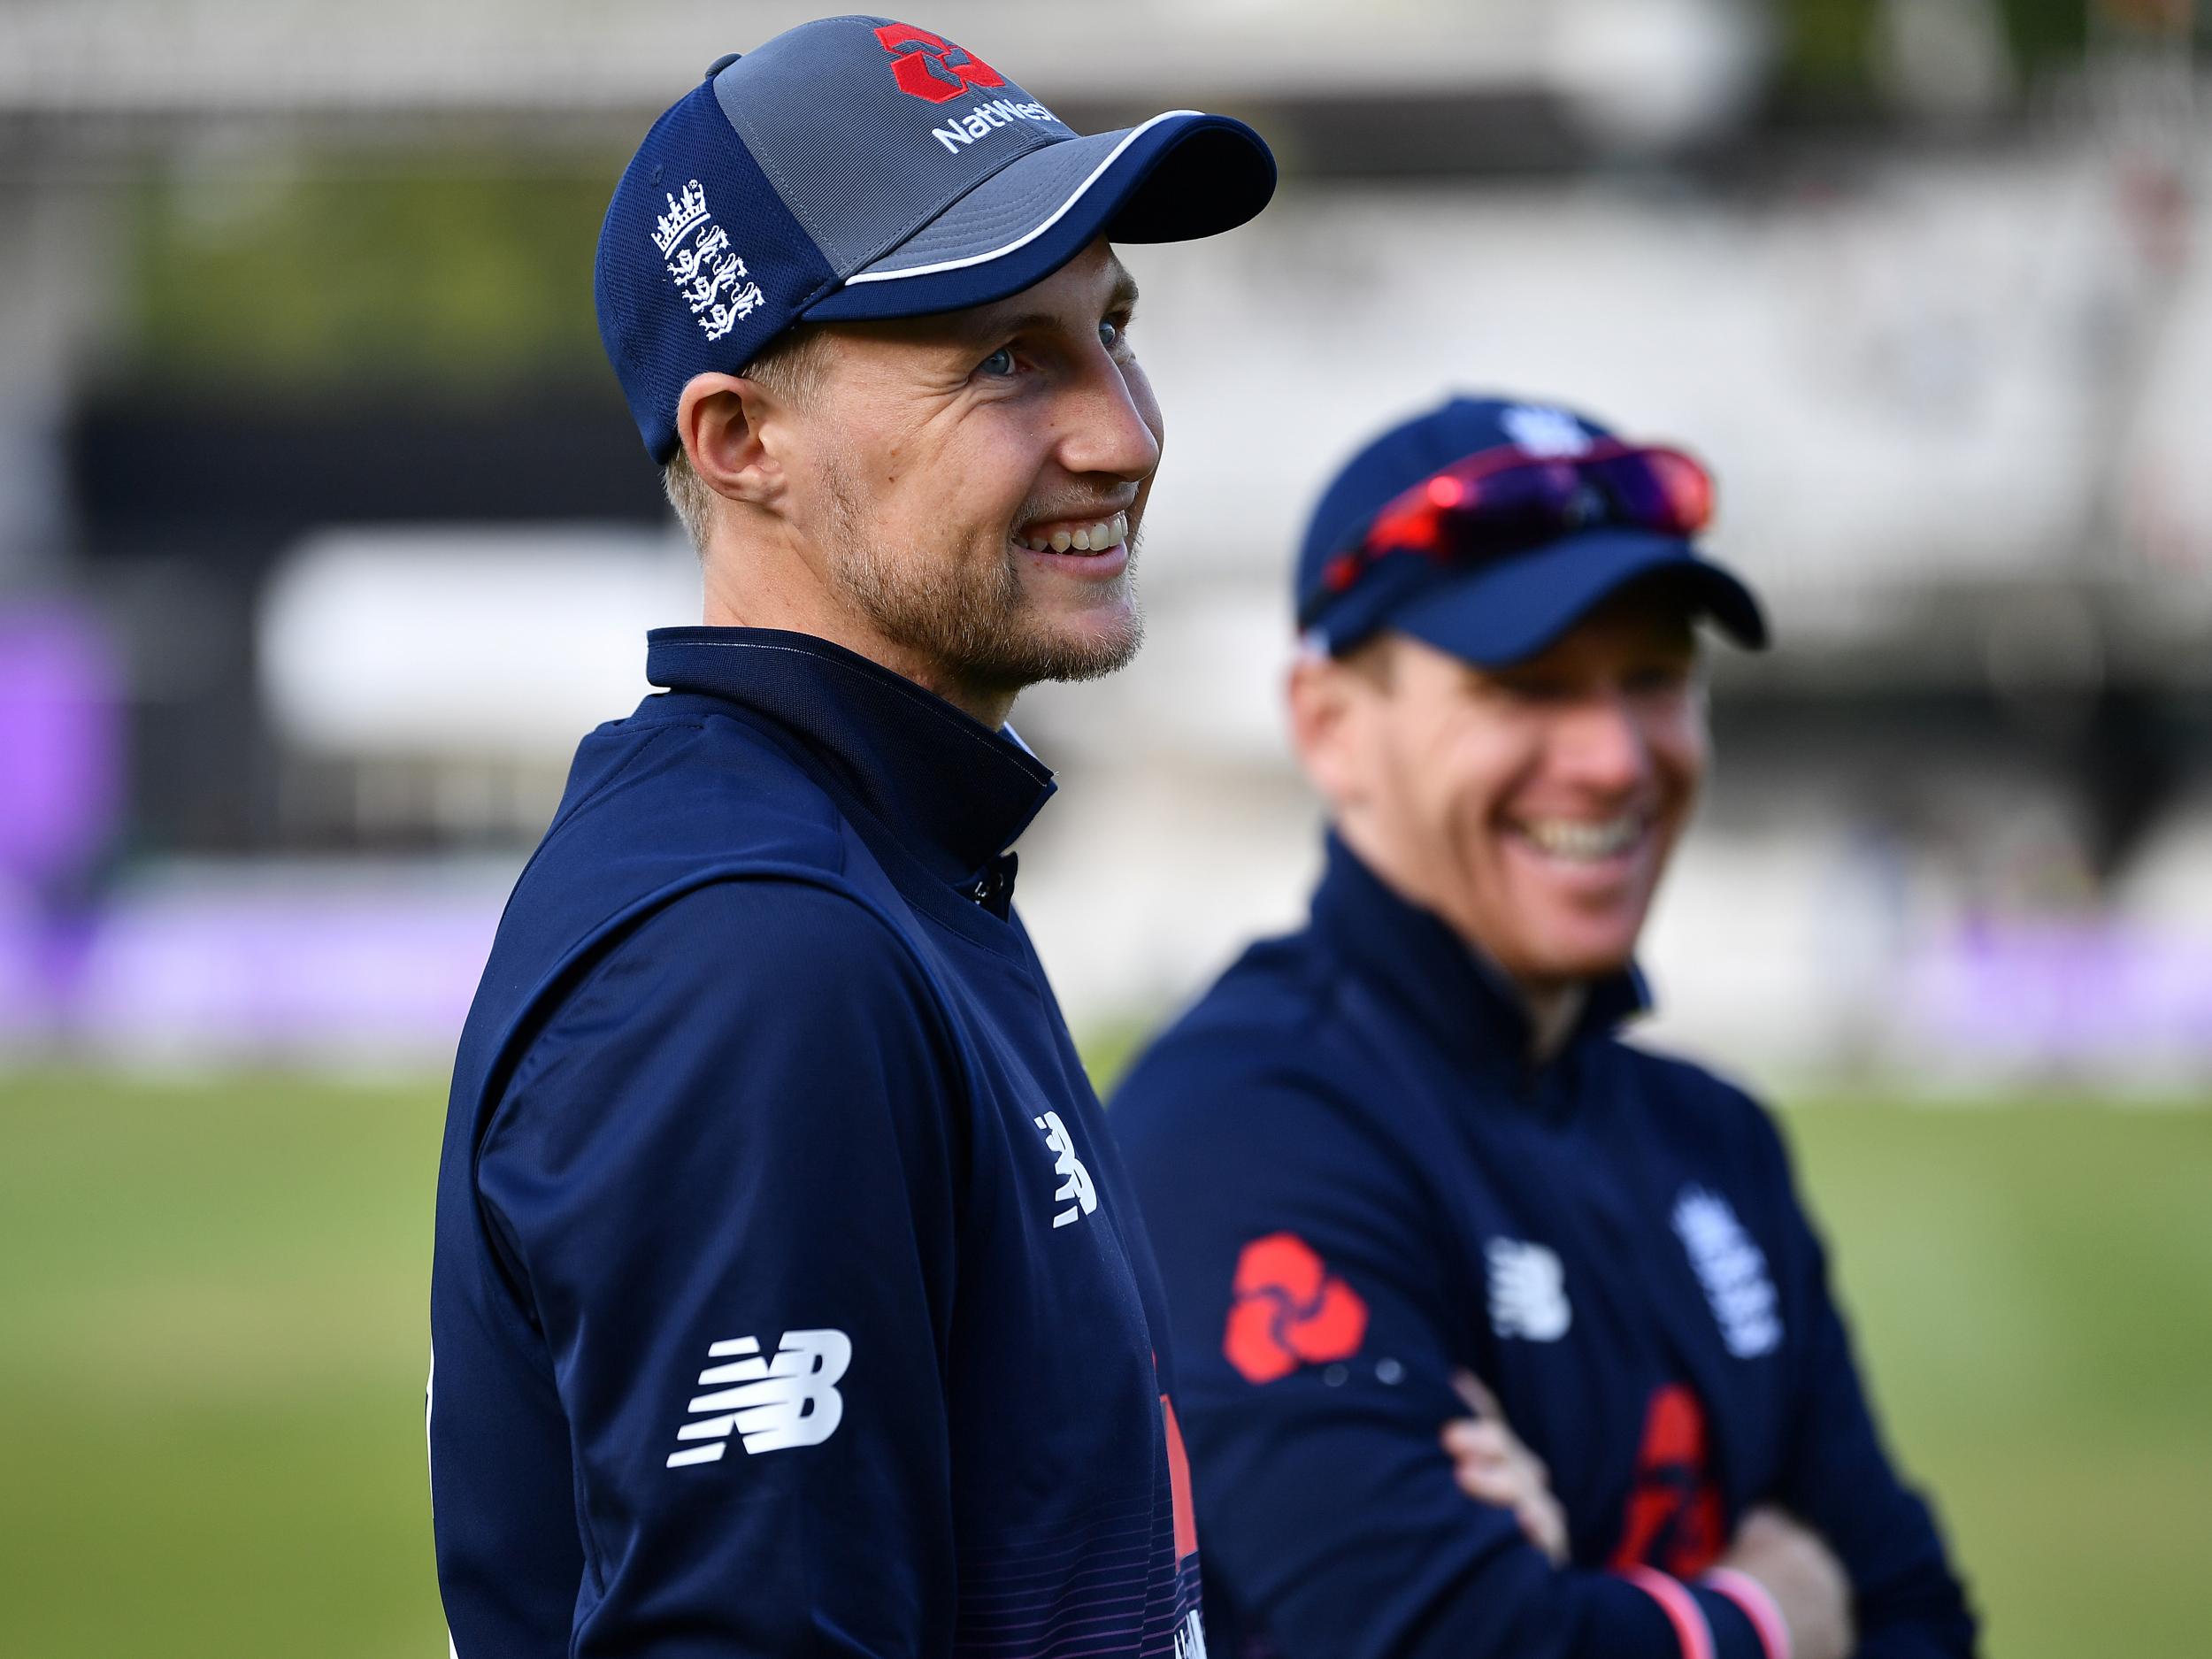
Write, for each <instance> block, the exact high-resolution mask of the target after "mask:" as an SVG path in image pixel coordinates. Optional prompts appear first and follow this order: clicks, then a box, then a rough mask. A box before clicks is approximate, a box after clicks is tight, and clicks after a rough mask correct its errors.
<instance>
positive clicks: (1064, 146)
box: [593, 17, 1275, 462]
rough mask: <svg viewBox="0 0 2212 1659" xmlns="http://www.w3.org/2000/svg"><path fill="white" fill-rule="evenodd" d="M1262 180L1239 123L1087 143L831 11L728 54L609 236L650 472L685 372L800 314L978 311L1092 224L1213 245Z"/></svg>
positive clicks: (617, 213) (660, 142)
mask: <svg viewBox="0 0 2212 1659" xmlns="http://www.w3.org/2000/svg"><path fill="white" fill-rule="evenodd" d="M1274 189H1275V160H1274V157H1273V156H1272V155H1271V153H1270V152H1269V150H1268V148H1267V145H1266V143H1265V142H1264V141H1263V140H1262V139H1261V137H1260V135H1259V134H1257V133H1255V132H1254V131H1253V130H1252V129H1251V128H1250V127H1247V126H1245V125H1244V124H1243V123H1242V122H1240V121H1234V120H1231V119H1228V118H1227V117H1225V116H1220V115H1204V114H1201V113H1199V112H1198V111H1193V110H1176V111H1170V112H1169V113H1167V114H1164V115H1156V116H1154V117H1153V118H1152V119H1150V120H1148V121H1146V122H1143V123H1142V124H1141V125H1139V126H1136V127H1129V128H1126V129H1125V130H1123V131H1120V132H1112V133H1097V134H1090V135H1088V136H1086V135H1084V134H1079V133H1077V132H1075V131H1074V130H1073V129H1072V128H1071V127H1068V126H1066V125H1065V124H1064V122H1062V121H1061V120H1060V119H1059V118H1058V117H1056V115H1054V114H1053V113H1052V111H1050V110H1048V109H1047V108H1046V107H1045V106H1044V105H1043V104H1040V103H1039V102H1037V101H1036V100H1035V99H1034V98H1033V97H1031V96H1029V95H1028V94H1027V93H1026V92H1025V91H1023V90H1022V89H1021V88H1019V87H1018V86H1016V85H1015V84H1014V83H1013V82H1012V81H1010V80H1008V79H1007V78H1006V77H1005V76H1004V75H1002V74H1001V73H999V72H998V70H996V69H995V68H994V67H992V66H991V65H988V64H987V63H985V62H984V61H983V60H982V59H980V58H977V57H976V56H975V55H974V54H972V53H971V52H968V51H965V50H963V49H962V48H960V47H959V46H956V45H955V44H954V43H953V42H949V41H948V40H946V39H945V38H944V37H943V36H941V35H933V34H931V33H930V32H929V31H927V30H926V29H919V28H915V27H911V26H910V25H908V24H904V23H897V22H894V21H893V20H891V19H888V18H879V17H836V18H823V19H818V20H817V21H815V22H812V23H803V24H801V25H800V26H799V27H796V28H794V29H787V30H786V31H785V32H784V33H783V34H781V35H777V36H776V37H775V38H774V39H773V40H772V41H770V42H767V43H766V44H765V45H764V46H762V47H761V48H760V49H759V50H756V51H752V52H748V53H745V54H743V55H742V56H739V55H737V54H734V53H733V54H732V55H731V56H729V57H727V58H722V59H720V60H718V62H717V63H715V64H714V65H712V66H711V67H710V69H709V70H708V71H707V75H706V79H705V80H704V81H702V82H701V84H700V85H698V86H697V87H695V88H692V90H691V91H690V92H688V93H687V94H686V95H685V96H683V97H682V98H680V99H679V100H678V101H677V102H676V104H674V106H673V107H672V108H671V109H670V110H669V111H667V112H666V113H665V114H664V115H663V116H662V117H661V118H660V119H659V120H657V121H656V122H655V123H654V124H653V128H652V130H651V131H650V132H649V133H648V134H646V136H645V142H643V143H642V144H641V145H640V146H639V148H638V152H637V155H636V156H635V157H634V158H633V159H632V160H631V162H630V165H629V167H628V168H627V169H626V171H625V172H624V173H623V175H622V180H621V182H620V183H618V185H616V187H615V192H614V199H613V201H612V202H611V203H610V204H609V205H608V208H607V219H606V223H605V225H604V226H603V227H602V228H601V230H600V233H599V257H598V261H597V265H596V267H595V272H594V278H593V290H594V294H595V297H596V299H597V302H598V309H599V335H600V338H601V340H602V341H603V342H605V345H606V348H607V357H608V359H609V360H610V361H611V363H612V364H613V365H614V371H615V374H616V376H617V377H618V379H619V380H621V382H622V390H623V394H624V396H626V397H627V398H628V399H629V402H630V410H631V413H632V414H633V415H634V416H635V418H636V419H637V425H638V431H639V433H640V434H641V435H642V436H643V438H644V440H645V447H646V449H649V451H651V453H652V456H653V458H654V459H655V460H656V461H663V462H664V461H666V460H667V459H668V457H670V456H671V455H672V454H673V453H674V452H675V449H676V447H677V438H676V430H675V419H676V403H677V399H678V397H679V396H680V395H681V393H682V391H683V388H684V385H685V383H686V382H687V381H688V380H690V379H691V377H692V376H694V375H695V374H700V373H708V372H710V371H719V372H722V373H732V374H734V373H739V372H740V371H741V370H742V369H743V367H744V366H745V365H747V364H748V363H749V362H751V361H752V360H753V358H755V357H757V356H758V355H759V354H760V352H761V350H762V349H763V348H764V347H765V346H767V345H768V343H769V342H771V341H772V340H773V339H774V338H775V337H776V336H777V335H778V334H781V333H782V332H783V331H784V330H785V329H787V328H788V327H789V326H792V325H793V324H794V323H796V322H799V321H801V320H803V319H804V320H836V319H862V318H872V317H915V316H921V315H924V314H926V313H928V312H932V311H958V310H961V309H964V308H965V307H967V306H971V305H985V304H988V303H991V302H992V301H994V300H1001V299H1004V298H1006V297H1007V296H1009V295H1012V294H1018V293H1019V292H1020V291H1021V290H1022V289H1024V288H1028V287H1030V286H1031V285H1032V284H1033V283H1036V282H1039V281H1041V280H1044V279H1045V278H1046V277H1048V276H1049V275H1051V274H1052V273H1054V272H1055V271H1057V270H1058V269H1059V268H1060V267H1061V266H1062V265H1065V264H1066V263H1067V262H1068V261H1069V260H1070V259H1071V258H1073V257H1075V256H1076V255H1077V254H1078V253H1080V252H1081V251H1082V250H1084V249H1085V248H1087V247H1088V246H1089V245H1090V243H1091V242H1093V241H1094V239H1096V238H1097V237H1098V236H1100V235H1106V236H1109V237H1110V238H1112V239H1114V240H1116V241H1118V242H1181V241H1185V240H1187V239H1190V238H1193V237H1198V236H1210V235H1212V234H1215V233H1217V232H1219V231H1225V230H1232V229H1233V228H1235V227H1237V226H1239V225H1241V224H1243V223H1244V222H1245V221H1246V220H1247V219H1250V218H1251V217H1252V216H1253V215H1254V214H1256V213H1257V212H1258V211H1260V209H1262V208H1263V207H1264V206H1266V205H1267V200H1268V197H1269V196H1271V195H1272V194H1273V193H1274Z"/></svg>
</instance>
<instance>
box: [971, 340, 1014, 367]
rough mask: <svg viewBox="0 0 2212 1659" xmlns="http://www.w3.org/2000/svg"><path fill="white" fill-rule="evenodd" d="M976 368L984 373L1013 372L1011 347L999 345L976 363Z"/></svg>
mask: <svg viewBox="0 0 2212 1659" xmlns="http://www.w3.org/2000/svg"><path fill="white" fill-rule="evenodd" d="M976 368H977V371H978V372H979V373H984V374H1011V373H1013V372H1014V349H1013V347H1011V346H1001V347H1000V348H999V349H997V350H996V351H994V352H993V353H991V355H990V356H989V357H986V358H984V359H983V361H982V362H981V363H979V364H978V365H976Z"/></svg>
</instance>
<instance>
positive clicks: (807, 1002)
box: [554, 872, 934, 1028]
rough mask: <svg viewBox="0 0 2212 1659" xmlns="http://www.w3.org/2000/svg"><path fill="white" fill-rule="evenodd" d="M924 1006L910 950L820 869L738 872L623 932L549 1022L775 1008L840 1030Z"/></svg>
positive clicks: (727, 1017) (787, 1017) (926, 990)
mask: <svg viewBox="0 0 2212 1659" xmlns="http://www.w3.org/2000/svg"><path fill="white" fill-rule="evenodd" d="M610 1002H616V1003H620V1002H633V1003H635V1004H636V1005H638V1006H639V1007H640V1008H641V1010H653V1011H654V1013H655V1015H656V1017H657V1018H656V1020H655V1023H661V1022H662V1021H696V1022H699V1023H702V1024H706V1025H718V1024H719V1025H727V1024H729V1023H730V1022H732V1021H733V1019H735V1018H739V1017H741V1016H742V1015H745V1014H747V1013H749V1012H752V1011H755V1010H761V1009H772V1010H774V1011H775V1014H776V1017H777V1018H778V1019H779V1020H780V1021H783V1022H786V1023H789V1024H794V1025H822V1026H825V1027H845V1026H851V1025H856V1024H865V1023H868V1022H872V1021H877V1020H880V1019H882V1018H887V1016H889V1015H892V1014H894V1013H896V1012H900V1011H907V1012H910V1013H915V1014H918V1013H920V1012H922V1011H923V1010H926V1009H927V1008H929V1007H931V1006H933V1002H934V998H933V994H932V992H931V990H930V987H929V982H928V979H927V976H926V974H925V973H924V972H923V970H922V968H921V966H920V962H919V958H918V956H916V954H915V952H914V950H913V949H912V947H911V946H910V944H909V943H908V941H907V940H906V939H905V937H904V935H903V934H902V933H900V932H899V930H898V929H897V928H896V927H895V926H894V925H893V923H892V922H891V920H890V919H889V918H887V916H886V915H885V914H884V913H883V912H882V911H881V910H879V909H877V908H876V907H875V905H874V904H873V903H872V902H869V901H868V900H866V899H864V898H863V897H862V896H860V895H858V894H856V893H855V892H854V891H853V890H852V889H850V888H849V887H845V886H844V885H843V884H841V883H840V882H838V881H836V880H835V879H834V878H833V877H829V876H826V875H825V876H824V877H822V878H820V879H808V878H807V877H806V876H805V875H803V874H774V875H767V874H748V873H745V872H737V873H735V874H733V875H730V876H727V877H724V878H721V879H714V880H710V881H706V882H703V883H701V884H700V885H698V886H695V887H689V888H687V889H686V890H685V891H683V892H681V893H680V894H678V895H676V896H675V897H673V898H672V899H670V900H669V901H668V902H665V903H663V904H661V905H659V906H657V908H655V909H654V910H651V911H650V912H649V913H648V914H646V915H645V916H644V917H643V918H641V919H640V920H638V921H637V922H636V923H634V925H633V926H630V927H629V928H627V929H626V930H624V931H623V932H622V933H620V934H619V935H618V936H617V937H616V938H615V939H614V940H613V941H611V943H610V944H609V945H608V946H607V947H606V948H605V949H603V953H602V954H601V955H600V956H599V957H598V959H597V960H596V962H595V965H594V966H593V967H592V969H591V971H590V972H589V973H588V975H587V976H586V977H585V978H584V979H583V980H581V981H580V984H579V986H578V988H577V992H576V994H575V995H573V996H572V997H570V998H568V999H566V1004H567V1005H566V1007H565V1009H564V1010H563V1015H562V1017H560V1018H557V1019H556V1020H555V1022H554V1025H555V1027H556V1028H557V1027H558V1026H560V1025H564V1024H573V1023H576V1022H577V1021H578V1020H582V1021H585V1022H588V1021H589V1020H591V1019H592V1018H595V1009H596V1010H603V1009H604V1007H605V1006H606V1005H607V1004H608V1003H610Z"/></svg>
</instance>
